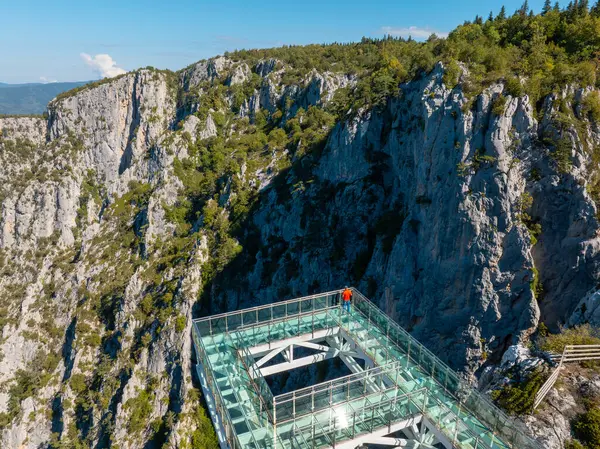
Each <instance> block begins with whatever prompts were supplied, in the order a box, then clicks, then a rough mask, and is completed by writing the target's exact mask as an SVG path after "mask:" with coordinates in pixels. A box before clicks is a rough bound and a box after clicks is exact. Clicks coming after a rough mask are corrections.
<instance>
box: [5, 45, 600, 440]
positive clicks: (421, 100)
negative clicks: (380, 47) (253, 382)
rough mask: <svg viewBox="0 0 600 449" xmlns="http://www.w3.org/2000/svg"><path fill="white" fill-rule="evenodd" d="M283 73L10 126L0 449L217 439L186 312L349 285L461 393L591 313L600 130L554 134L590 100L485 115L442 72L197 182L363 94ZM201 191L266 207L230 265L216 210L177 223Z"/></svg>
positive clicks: (134, 86) (255, 69) (192, 72)
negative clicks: (259, 141) (264, 139)
mask: <svg viewBox="0 0 600 449" xmlns="http://www.w3.org/2000/svg"><path fill="white" fill-rule="evenodd" d="M286 70H287V68H286V66H285V64H282V63H281V62H280V61H276V60H266V61H261V62H260V63H259V64H258V65H255V66H252V65H251V64H249V63H246V62H240V61H238V62H234V61H232V60H229V59H227V58H222V57H221V58H215V59H212V60H209V61H203V62H200V63H198V64H195V65H193V66H191V67H189V68H188V69H185V70H184V71H182V72H181V73H179V74H172V73H166V72H160V71H155V70H140V71H137V72H134V73H129V74H127V75H124V76H122V77H119V78H117V79H113V80H110V81H108V82H105V83H101V84H99V85H97V86H94V87H91V88H86V89H83V90H81V91H79V92H75V93H73V94H72V95H69V96H65V97H63V98H60V99H57V100H55V101H53V102H52V103H51V104H50V105H49V115H48V119H47V120H44V119H41V118H40V119H32V118H16V119H15V118H0V130H1V131H2V134H1V136H0V162H1V164H2V170H0V181H2V190H1V191H0V201H1V215H0V248H1V252H0V256H1V257H0V264H1V265H0V269H1V270H2V276H1V277H0V298H2V303H1V304H0V325H1V326H2V327H1V329H2V340H1V341H0V350H1V352H2V360H1V362H0V382H2V385H3V388H2V390H0V413H1V415H0V417H1V419H0V424H1V425H2V429H3V430H2V436H1V439H2V441H1V442H0V446H1V447H6V448H32V449H33V448H38V447H46V446H48V445H49V444H50V443H51V442H52V444H54V446H55V447H59V443H58V442H60V444H63V445H64V447H71V446H70V445H73V444H75V442H76V441H81V442H83V443H82V444H85V445H86V447H98V448H101V447H109V446H110V445H111V444H112V445H113V446H115V445H117V444H118V447H120V448H121V449H124V448H131V449H133V448H152V447H161V446H162V444H164V443H165V442H168V443H169V444H171V447H178V448H187V447H190V439H192V438H196V439H197V438H201V435H204V437H206V435H209V434H210V428H205V427H203V426H205V425H206V422H207V421H206V419H205V418H204V417H203V411H202V408H201V402H200V400H199V398H198V395H197V390H196V389H195V388H194V386H193V384H192V370H191V364H192V357H193V355H192V351H191V339H190V328H191V318H192V316H193V312H192V310H193V308H194V306H195V307H196V309H195V311H194V313H205V312H208V311H221V310H228V309H234V308H239V307H246V306H250V305H252V304H256V303H266V302H270V301H275V300H278V299H284V298H288V297H292V296H296V295H302V294H306V293H312V292H317V291H323V290H327V289H332V288H339V287H340V286H342V285H343V284H354V285H355V286H357V287H358V288H359V289H361V290H363V291H364V292H365V293H366V294H367V295H368V296H370V297H371V298H372V299H373V300H374V301H376V302H378V303H379V305H380V306H381V307H382V308H383V309H384V310H386V312H387V313H389V314H390V315H391V316H392V317H393V318H394V319H396V320H397V321H398V322H399V323H400V324H401V325H403V326H405V327H406V328H407V329H408V330H410V331H411V332H412V333H413V334H414V335H415V336H416V337H417V338H419V339H420V340H422V341H423V342H424V343H425V344H426V345H427V346H429V347H430V348H431V349H433V350H434V351H435V352H436V353H437V354H439V355H440V357H441V358H443V359H444V360H446V361H447V362H449V363H450V364H451V365H452V366H453V367H455V368H458V369H460V370H462V371H464V372H465V373H467V374H469V375H473V374H476V373H478V370H480V369H481V368H482V367H484V366H487V365H490V364H493V363H496V362H499V361H500V358H501V357H502V355H503V353H504V351H505V350H506V348H507V347H508V346H509V345H511V344H514V343H517V342H523V341H525V340H526V339H527V338H528V336H529V335H530V334H531V333H532V332H533V331H534V330H535V329H536V327H537V325H538V322H539V320H540V317H541V318H542V319H543V320H544V321H545V322H546V323H547V324H548V325H549V326H555V325H557V324H559V323H563V322H567V321H569V320H571V321H577V320H580V319H581V317H580V315H582V314H583V315H585V316H586V317H587V316H588V315H589V314H590V313H592V314H593V313H595V314H596V315H597V314H598V312H593V311H592V309H593V308H592V307H590V306H588V307H587V309H585V310H583V311H582V310H581V305H580V304H579V303H580V302H582V303H583V302H586V301H588V302H589V301H590V299H589V298H590V297H593V295H594V292H595V290H594V288H595V287H596V285H597V284H598V280H599V278H600V273H598V260H599V257H598V248H599V246H600V240H599V239H598V236H597V231H598V221H597V218H596V212H597V210H596V206H595V204H594V201H593V200H592V199H591V197H590V195H589V194H588V189H587V186H588V184H589V180H590V179H591V175H590V170H591V169H592V168H593V164H592V158H591V155H590V152H589V148H593V147H595V146H596V145H598V144H599V143H600V136H599V134H598V127H597V126H598V125H597V124H593V123H590V122H589V121H588V120H587V118H586V117H583V116H582V115H581V113H580V116H579V120H580V122H581V123H583V124H584V125H585V126H583V127H581V126H578V127H575V126H572V127H570V128H569V129H568V130H567V131H566V132H563V133H562V134H561V135H560V136H559V134H558V133H559V132H558V130H557V129H556V127H555V121H554V120H553V116H554V114H556V113H557V110H558V103H559V102H567V103H569V106H571V107H572V109H573V111H574V114H577V113H578V112H577V99H578V98H580V97H581V96H582V95H584V94H585V92H584V91H565V92H564V94H563V95H562V96H560V97H558V96H557V97H556V98H548V99H547V100H546V103H545V106H544V108H543V110H542V112H541V114H540V115H537V114H536V113H535V111H534V110H533V108H532V105H531V104H530V102H529V100H528V98H527V97H523V98H512V97H510V96H509V95H508V94H507V93H506V92H504V93H503V86H502V85H494V86H490V87H489V88H488V89H486V90H485V91H484V92H483V93H482V94H481V95H479V96H478V97H476V98H475V99H474V103H473V104H472V105H471V103H470V101H471V100H472V99H471V98H466V97H465V95H464V94H463V93H462V91H461V88H460V85H459V86H457V87H456V88H454V89H450V88H448V87H447V86H445V85H444V83H443V81H442V75H443V67H442V66H441V65H438V66H436V68H435V70H434V71H433V72H432V73H430V74H428V75H427V76H425V77H423V78H422V79H420V80H417V81H414V82H411V83H409V84H407V85H403V86H401V95H400V96H399V97H398V98H395V99H390V100H389V101H388V102H387V104H386V105H385V106H383V107H379V108H374V109H362V110H359V111H351V113H350V114H349V115H348V116H347V117H345V118H344V119H343V120H340V121H339V122H338V123H337V124H335V125H334V126H333V127H332V129H331V131H330V132H329V135H328V137H327V138H326V140H325V143H324V145H322V146H321V147H318V148H316V149H315V150H314V151H312V152H311V153H310V154H306V155H303V156H301V155H300V153H299V152H298V151H297V150H296V148H292V147H288V148H281V147H280V146H278V145H276V144H271V143H268V144H263V146H264V147H265V150H264V151H263V150H262V149H261V151H258V152H257V154H258V156H256V158H254V159H252V158H249V159H248V160H247V161H245V162H244V163H243V164H241V165H240V167H239V170H236V171H234V172H233V173H216V174H215V173H211V177H208V176H204V175H203V174H202V170H203V167H208V165H209V163H208V162H206V160H207V159H206V158H207V157H208V156H207V155H206V154H204V153H202V154H203V156H202V157H204V159H202V158H200V159H194V158H198V157H199V156H198V153H199V152H202V151H204V149H205V147H204V146H203V145H205V144H206V145H209V144H210V143H211V142H212V141H213V140H214V139H215V138H222V139H224V140H225V141H227V140H233V139H234V138H235V137H236V135H239V134H243V133H245V132H246V131H243V130H244V129H249V128H248V127H251V126H252V123H254V122H256V121H258V120H260V119H261V114H262V116H265V115H269V114H271V115H273V114H275V113H277V111H280V112H281V117H280V124H281V125H280V126H284V125H285V123H287V122H289V121H291V120H293V119H294V118H295V117H296V116H297V115H298V114H300V111H306V110H307V109H309V108H310V107H315V108H322V107H325V106H327V104H328V103H329V102H331V100H332V99H333V98H334V95H335V92H336V90H338V89H341V88H348V87H352V86H353V85H354V84H355V83H356V78H355V76H353V75H349V74H339V73H318V72H316V71H313V72H310V73H308V74H307V75H306V76H305V77H304V78H302V79H301V80H300V81H298V82H297V83H293V84H285V83H284V81H283V80H284V75H285V73H286ZM215 91H218V92H220V95H221V94H222V95H221V97H220V98H219V101H215V99H214V95H213V94H214V92H215ZM324 129H325V128H324ZM319 130H320V129H319ZM548 136H550V138H548ZM559 137H560V138H561V139H567V140H568V152H569V154H568V159H569V161H571V162H572V163H571V164H569V166H568V168H567V169H566V170H559V168H560V167H558V166H557V161H556V157H555V152H556V149H555V146H554V145H553V144H552V142H553V141H556V140H557V139H558V138H559ZM552 138H554V140H553V139H552ZM211 139H213V140H211ZM207 142H208V143H207ZM301 144H302V142H299V143H298V147H300V146H301ZM199 148H200V149H199ZM206 148H211V147H210V146H208V147H206ZM228 154H229V155H230V156H227V157H231V158H232V159H233V158H234V157H235V151H232V152H231V153H228ZM205 156H206V157H205ZM190 160H194V161H195V162H194V164H195V165H193V167H195V168H196V169H197V171H198V172H199V173H200V175H201V176H203V177H201V178H200V179H199V180H196V181H193V182H192V181H190V180H189V179H187V178H186V175H185V173H187V172H186V170H188V168H189V167H188V165H189V164H188V165H186V164H187V162H186V161H190ZM198 160H199V161H200V162H198ZM286 161H287V162H286ZM203 164H204V165H203ZM596 168H597V167H596ZM206 170H208V169H206ZM213 178H216V181H214V179H213ZM209 180H210V182H213V181H214V185H215V186H216V191H215V192H213V191H210V192H209V193H208V194H207V198H208V199H206V198H204V199H202V201H203V204H206V205H207V206H206V207H209V208H210V207H213V206H214V207H218V210H219V212H218V214H217V216H218V217H227V216H228V215H231V216H234V215H236V214H237V213H238V212H237V211H238V209H237V207H238V206H237V205H239V204H240V198H242V197H244V198H245V196H244V195H246V196H247V197H253V198H256V199H255V201H254V202H253V203H251V207H250V210H249V212H248V213H247V214H246V215H245V218H243V220H242V221H241V223H238V225H239V226H238V228H239V229H238V230H237V231H236V232H237V234H235V236H236V240H233V239H230V240H226V244H224V243H222V240H223V235H222V233H223V232H228V230H227V228H226V227H220V228H218V227H217V225H215V224H209V217H208V215H207V213H206V212H201V211H200V210H195V209H193V207H192V206H189V207H188V206H186V207H188V209H185V210H192V211H193V213H192V214H191V215H192V216H188V215H190V214H188V215H186V216H185V217H184V218H181V214H180V213H179V212H178V211H180V210H183V209H181V208H182V205H186V204H188V205H189V204H192V205H193V204H194V202H195V201H200V200H199V199H198V198H196V197H195V196H194V195H195V191H196V190H202V189H205V186H206V185H207V183H208V182H209ZM190 186H192V187H190ZM194 189H196V190H194ZM248 192H251V195H250V194H248ZM213 193H214V194H213ZM526 203H527V204H526ZM529 203H530V204H529ZM244 204H246V203H244ZM203 210H205V209H203ZM525 212H526V214H527V217H529V218H525ZM178 214H179V215H178ZM178 217H179V218H178ZM211 220H213V221H216V222H219V220H220V218H216V219H215V218H214V217H213V218H211ZM182 223H183V224H185V226H188V227H187V228H185V227H184V229H185V232H183V231H182V230H181V229H182ZM532 224H540V225H541V232H539V233H538V232H537V231H539V229H538V230H534V231H533V233H534V234H536V239H537V243H536V241H535V240H534V238H533V237H532V235H533V234H532V230H530V229H528V227H529V228H532V229H533V226H532ZM220 242H221V243H220ZM534 243H535V244H534ZM218 245H222V246H221V247H218ZM239 245H241V247H242V248H243V249H242V250H241V252H239ZM215 248H221V250H220V251H221V252H219V251H216V250H215ZM222 248H225V249H227V251H229V252H228V254H230V255H232V257H229V258H223V257H222V253H223V251H225V250H223V249H222ZM221 259H223V260H221ZM214 274H216V277H215V278H214V281H212V282H210V280H211V279H213V278H212V277H211V276H212V275H214ZM209 282H210V284H209ZM539 285H542V286H543V290H542V289H540V288H539ZM542 291H543V299H541V298H540V297H539V296H540V294H541V292H542ZM536 295H537V296H538V297H536ZM200 297H202V298H203V301H202V302H199V301H198V300H199V298H200ZM578 314H579V315H578ZM586 314H587V315H586ZM206 438H208V437H206ZM207 441H208V440H207ZM111 442H112V443H111ZM207 444H208V443H207ZM115 447H116V446H115Z"/></svg>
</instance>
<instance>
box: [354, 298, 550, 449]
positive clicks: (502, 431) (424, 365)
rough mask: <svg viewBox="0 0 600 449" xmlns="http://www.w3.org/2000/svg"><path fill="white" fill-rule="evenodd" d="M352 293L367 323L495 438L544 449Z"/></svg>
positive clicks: (521, 446)
mask: <svg viewBox="0 0 600 449" xmlns="http://www.w3.org/2000/svg"><path fill="white" fill-rule="evenodd" d="M352 290H353V302H354V306H355V307H356V309H357V310H359V311H360V312H361V313H362V314H363V316H365V317H366V318H367V320H368V322H369V323H375V324H376V325H377V327H378V328H379V329H380V330H382V332H384V333H385V337H386V338H388V339H389V341H390V342H392V343H394V344H395V345H396V346H397V347H398V348H400V349H401V351H402V352H403V353H404V354H405V355H406V356H407V357H408V359H409V360H411V361H412V362H413V363H414V364H416V365H417V366H418V367H419V368H420V369H421V370H423V372H424V373H425V374H428V375H430V376H431V377H432V378H433V379H435V380H436V381H437V382H438V383H439V384H440V385H441V386H443V387H444V390H445V391H447V392H448V393H450V394H451V395H452V396H454V397H455V398H456V400H457V401H458V402H460V403H461V404H462V407H464V410H465V412H468V413H470V414H471V415H473V416H476V417H477V418H479V419H481V420H482V421H483V422H484V423H485V424H486V425H487V426H489V429H490V431H491V432H492V433H493V434H496V435H498V436H499V437H500V439H502V441H504V442H505V443H508V444H510V445H511V446H512V447H514V448H517V449H525V448H535V449H542V446H541V445H540V444H539V443H538V442H537V441H535V440H533V439H532V438H530V437H529V436H527V428H526V426H525V424H524V423H523V422H522V421H520V420H518V419H515V418H512V417H510V416H508V415H507V414H506V413H504V412H503V411H502V410H500V409H499V408H498V407H497V406H496V405H495V404H494V403H493V402H492V401H491V400H490V399H488V398H487V397H485V396H484V395H483V394H482V393H480V392H479V391H478V390H477V389H475V388H473V387H471V386H470V385H469V384H468V383H467V382H465V381H463V380H462V379H460V378H459V377H458V375H457V374H456V373H455V372H454V371H453V370H452V369H451V368H450V367H448V366H447V365H446V364H445V363H444V362H443V361H441V360H440V359H439V358H438V357H436V356H435V355H434V354H433V353H432V352H431V351H429V350H428V349H427V348H425V346H423V345H422V344H421V343H419V342H418V341H417V340H416V339H415V338H413V337H412V336H411V335H410V334H409V333H408V332H407V331H406V330H404V329H403V328H402V327H400V325H398V324H397V323H396V322H395V321H392V320H391V319H390V318H389V317H388V316H387V315H386V314H385V313H384V312H383V311H382V310H381V309H380V308H379V307H377V306H376V305H375V304H373V303H372V302H371V301H369V300H368V299H367V298H366V297H365V296H363V295H362V294H361V293H360V292H359V291H358V290H356V289H354V288H353V289H352Z"/></svg>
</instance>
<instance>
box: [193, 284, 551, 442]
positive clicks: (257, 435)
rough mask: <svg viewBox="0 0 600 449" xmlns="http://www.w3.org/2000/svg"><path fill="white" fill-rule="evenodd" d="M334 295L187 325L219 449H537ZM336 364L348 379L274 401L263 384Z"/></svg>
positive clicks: (367, 310)
mask: <svg viewBox="0 0 600 449" xmlns="http://www.w3.org/2000/svg"><path fill="white" fill-rule="evenodd" d="M339 298H340V291H334V292H328V293H323V294H319V295H312V296H307V297H303V298H298V299H293V300H289V301H283V302H278V303H273V304H269V305H264V306H259V307H254V308H250V309H245V310H238V311H235V312H230V313H225V314H220V315H214V316H210V317H207V318H202V319H198V320H195V321H194V331H193V338H194V345H195V348H196V354H197V358H198V365H197V370H198V374H199V378H200V382H201V385H202V389H203V391H204V394H205V398H206V401H207V405H208V409H209V412H210V414H211V418H212V420H213V423H214V424H215V428H216V430H217V434H218V437H219V442H220V446H221V448H222V449H227V448H229V449H242V448H243V449H245V448H257V449H258V448H274V449H275V448H281V449H283V448H326V447H334V448H341V449H350V448H356V447H357V446H360V445H368V444H376V445H384V446H385V445H388V446H389V447H413V448H416V447H423V448H436V447H437V448H441V447H444V448H468V449H483V448H487V449H495V448H514V449H529V448H532V449H534V448H535V449H541V446H540V445H539V444H538V443H537V442H535V441H534V440H532V439H530V438H529V437H528V436H527V434H526V431H525V429H524V425H523V424H522V423H521V422H519V421H516V420H514V419H512V418H510V417H508V416H507V415H506V414H504V413H503V412H502V411H501V410H499V409H498V408H497V407H496V406H494V405H493V404H492V403H491V402H490V401H489V400H488V399H487V398H486V397H484V396H483V395H481V394H480V393H479V392H478V391H477V390H475V389H474V388H472V387H470V386H469V385H468V384H467V383H466V382H465V381H463V380H461V379H460V378H459V377H458V375H457V374H456V373H455V372H454V371H452V370H451V369H450V368H449V367H448V366H446V365H445V364H444V363H443V362H442V361H441V360H439V359H438V358H437V357H436V356H435V355H433V354H432V353H431V352H430V351H429V350H427V349H426V348H425V347H424V346H423V345H421V344H420V343H419V342H418V341H416V340H415V339H414V338H412V337H411V336H410V335H409V334H408V333H407V332H406V331H405V330H404V329H402V328H401V327H400V326H399V325H398V324H396V323H395V322H394V321H392V320H391V319H390V318H388V317H387V316H386V315H385V313H383V312H382V311H381V310H380V309H379V308H378V307H376V306H375V305H374V304H373V303H371V302H370V301H369V300H368V299H367V298H365V297H364V296H363V295H362V294H360V292H358V291H357V290H355V289H353V299H352V310H351V312H350V313H348V312H345V311H343V310H342V308H341V306H340V301H339ZM295 350H296V353H295V352H294V351H295ZM307 353H308V354H309V355H306V354H307ZM334 357H339V358H340V359H341V360H342V361H343V362H344V364H345V365H346V366H347V367H348V368H349V370H350V372H352V374H350V375H348V376H344V377H341V378H337V379H334V380H331V381H328V382H324V383H320V384H316V385H312V386H309V387H306V388H301V389H298V390H295V391H292V392H289V393H284V394H280V395H277V396H274V395H273V394H272V392H271V389H270V388H269V386H268V384H267V382H266V380H265V377H267V376H269V375H272V374H275V373H279V372H284V371H287V370H291V369H295V368H297V367H300V366H306V365H309V364H313V363H317V362H319V361H322V360H326V359H329V358H334ZM359 361H361V362H360V363H359ZM276 362H278V363H276ZM390 435H395V436H390ZM398 435H400V436H398Z"/></svg>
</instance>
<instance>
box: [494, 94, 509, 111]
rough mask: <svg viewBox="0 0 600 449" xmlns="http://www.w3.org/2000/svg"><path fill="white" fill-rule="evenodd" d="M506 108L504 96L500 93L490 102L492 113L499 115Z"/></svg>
mask: <svg viewBox="0 0 600 449" xmlns="http://www.w3.org/2000/svg"><path fill="white" fill-rule="evenodd" d="M505 108H506V97H505V96H504V95H502V94H500V95H498V96H497V97H496V98H495V99H494V102H493V103H492V112H493V113H494V115H497V116H501V115H502V114H504V109H505Z"/></svg>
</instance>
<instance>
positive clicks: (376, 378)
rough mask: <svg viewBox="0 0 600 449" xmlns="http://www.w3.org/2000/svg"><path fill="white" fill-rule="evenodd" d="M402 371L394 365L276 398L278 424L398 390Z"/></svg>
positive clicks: (398, 365) (372, 369) (396, 364)
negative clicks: (352, 401)
mask: <svg viewBox="0 0 600 449" xmlns="http://www.w3.org/2000/svg"><path fill="white" fill-rule="evenodd" d="M400 369H401V364H400V362H393V363H390V364H388V365H386V366H378V367H375V368H371V369H368V370H365V371H361V372H359V373H356V374H351V375H348V376H344V377H339V378H337V379H334V380H331V381H328V382H323V383H320V384H316V385H313V386H310V387H306V388H302V389H299V390H295V391H292V392H289V393H283V394H280V395H278V396H275V397H273V416H276V417H277V423H282V422H286V421H289V420H293V419H296V418H299V417H301V416H303V415H307V414H310V413H315V412H316V411H319V410H323V409H326V408H330V407H334V406H336V405H338V404H341V403H344V402H350V401H351V400H354V399H357V398H363V397H367V396H369V395H371V394H381V393H382V392H383V391H386V390H388V389H395V388H396V389H397V385H398V375H399V372H400Z"/></svg>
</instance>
